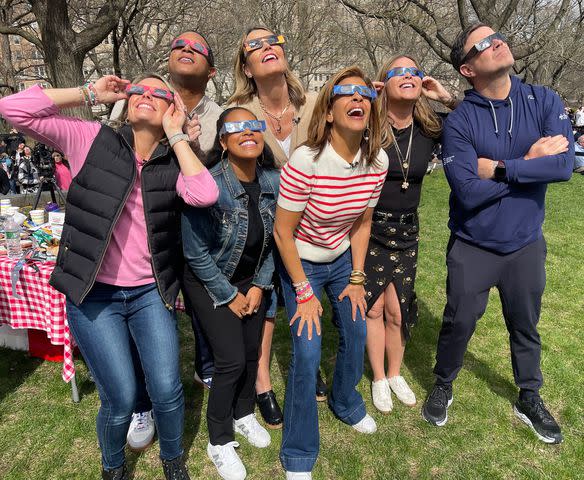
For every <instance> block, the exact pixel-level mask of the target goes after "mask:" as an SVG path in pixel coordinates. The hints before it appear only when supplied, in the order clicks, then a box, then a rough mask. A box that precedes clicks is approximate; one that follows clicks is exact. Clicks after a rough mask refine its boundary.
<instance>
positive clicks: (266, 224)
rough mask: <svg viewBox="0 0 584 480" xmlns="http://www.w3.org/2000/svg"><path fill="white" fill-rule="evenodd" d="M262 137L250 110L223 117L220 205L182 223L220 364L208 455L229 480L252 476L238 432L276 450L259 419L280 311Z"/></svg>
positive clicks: (215, 171) (272, 183) (272, 205)
mask: <svg viewBox="0 0 584 480" xmlns="http://www.w3.org/2000/svg"><path fill="white" fill-rule="evenodd" d="M264 130H265V122H263V121H258V120H257V118H256V117H255V115H254V114H253V113H251V112H250V111H249V110H246V109H244V108H241V107H235V108H230V109H228V110H226V111H225V112H223V113H222V114H221V116H220V117H219V120H218V121H217V132H219V133H218V134H217V137H216V139H215V146H214V147H213V150H212V151H211V153H210V154H209V163H208V167H209V171H210V172H211V174H212V175H213V178H214V179H215V181H216V182H217V185H218V187H219V200H218V201H217V203H216V204H215V205H214V206H213V207H211V208H209V209H206V210H202V209H198V210H197V209H194V208H190V209H187V210H186V211H185V213H184V214H183V223H182V233H183V247H184V255H185V258H186V260H187V262H188V264H189V266H190V268H191V269H192V271H193V273H194V274H195V276H196V277H197V283H196V284H195V285H192V286H191V289H190V290H191V292H190V296H191V300H192V302H193V309H194V311H195V313H196V315H197V317H198V318H199V319H200V321H201V326H202V328H203V332H204V333H205V335H206V337H207V339H208V341H209V344H210V346H211V349H212V351H213V355H214V358H215V373H214V375H213V388H211V390H210V394H209V402H208V407H207V424H208V428H209V444H208V446H207V454H208V455H209V458H211V460H212V461H213V463H214V464H215V466H216V467H217V469H218V471H219V474H220V475H221V476H222V477H223V478H229V479H234V480H235V479H243V478H245V476H246V471H245V467H244V466H243V464H242V463H241V460H240V459H239V457H238V456H237V453H235V450H234V447H236V446H238V443H237V442H235V441H234V430H235V432H237V433H240V434H242V435H243V436H244V437H246V438H247V440H248V441H249V442H250V443H251V444H252V445H254V446H256V447H259V448H263V447H267V446H268V445H269V444H270V435H269V434H268V432H267V430H265V429H264V428H263V427H262V426H261V425H260V424H259V423H258V421H257V420H256V418H255V414H254V413H253V412H254V406H255V379H256V374H257V364H258V348H259V345H260V341H261V333H262V327H263V322H264V318H265V317H266V314H268V316H269V315H274V314H275V309H276V302H275V298H273V297H274V295H273V284H272V277H273V273H274V259H273V256H272V249H273V236H272V232H273V227H274V214H275V210H276V201H277V196H278V188H279V171H278V170H277V169H276V167H275V165H274V159H273V155H272V154H271V151H270V150H269V148H268V147H267V146H264V137H263V131H264ZM267 310H271V312H268V311H267Z"/></svg>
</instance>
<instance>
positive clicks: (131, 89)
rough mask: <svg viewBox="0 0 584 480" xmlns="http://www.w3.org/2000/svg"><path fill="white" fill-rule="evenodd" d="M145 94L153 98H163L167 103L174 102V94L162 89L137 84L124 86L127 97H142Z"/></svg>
mask: <svg viewBox="0 0 584 480" xmlns="http://www.w3.org/2000/svg"><path fill="white" fill-rule="evenodd" d="M146 92H148V93H150V95H152V96H153V97H156V98H163V99H164V100H168V101H169V102H172V101H173V100H174V94H173V93H172V92H171V91H169V90H165V89H164V88H155V87H149V86H148V85H140V84H137V83H130V84H129V85H127V86H126V94H128V95H144V93H146Z"/></svg>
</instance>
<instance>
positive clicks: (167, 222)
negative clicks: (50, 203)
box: [50, 126, 183, 309]
mask: <svg viewBox="0 0 584 480" xmlns="http://www.w3.org/2000/svg"><path fill="white" fill-rule="evenodd" d="M133 144H134V140H133V135H132V130H131V128H130V127H129V126H124V127H122V128H121V129H120V130H119V131H118V132H116V131H115V130H113V129H111V128H110V127H107V126H103V127H102V128H101V130H100V131H99V133H98V135H97V137H96V138H95V140H94V142H93V144H92V145H91V148H90V150H89V153H88V154H87V159H86V160H85V163H84V165H83V167H82V168H81V170H80V172H79V174H78V175H77V176H76V177H75V178H74V179H73V182H72V183H71V187H70V188H69V193H68V194H67V206H66V213H65V225H64V227H63V234H62V236H61V246H60V248H59V255H58V256H57V265H56V267H55V269H54V271H53V274H52V276H51V280H50V284H51V285H52V286H53V287H55V288H56V289H57V290H59V291H60V292H62V293H64V294H65V295H66V296H67V297H68V299H69V300H71V301H72V302H73V303H75V304H76V305H79V304H80V303H81V302H82V301H83V299H84V298H85V296H86V295H87V294H88V293H89V291H90V290H91V287H92V286H93V284H94V282H95V278H96V276H97V274H98V272H99V268H100V267H101V263H102V261H103V257H104V255H105V253H106V250H107V247H108V245H109V241H110V238H111V235H112V232H113V230H114V227H115V225H116V222H117V220H118V218H119V216H120V214H121V213H122V210H123V208H124V205H125V203H126V200H127V198H128V196H129V195H130V192H131V191H132V188H133V185H134V182H135V178H136V174H137V168H136V161H135V155H134V152H133V150H132V147H131V146H132V145H133ZM179 172H180V168H179V165H178V160H177V158H176V156H175V155H174V153H173V152H172V150H171V149H170V148H169V147H168V146H166V145H162V144H160V145H158V147H156V150H155V151H154V153H153V154H152V156H151V158H150V160H149V161H148V163H146V164H145V165H144V166H143V167H142V176H141V182H142V199H143V202H144V214H145V218H146V228H147V237H148V246H149V249H150V254H151V256H152V270H153V272H154V277H155V279H156V283H157V285H158V290H159V292H160V295H161V296H162V299H163V300H164V303H165V304H166V307H167V308H169V309H170V308H174V302H175V300H176V296H177V294H178V290H179V280H178V279H179V278H180V276H181V275H182V273H181V272H182V265H183V255H182V248H181V233H180V214H181V210H182V208H183V202H182V199H181V198H180V197H179V196H178V194H177V193H176V181H177V178H178V174H179Z"/></svg>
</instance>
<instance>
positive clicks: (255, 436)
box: [233, 413, 272, 448]
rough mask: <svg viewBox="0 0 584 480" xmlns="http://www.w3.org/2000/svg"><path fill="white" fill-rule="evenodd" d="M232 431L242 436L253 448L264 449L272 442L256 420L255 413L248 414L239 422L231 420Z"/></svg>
mask: <svg viewBox="0 0 584 480" xmlns="http://www.w3.org/2000/svg"><path fill="white" fill-rule="evenodd" d="M233 430H235V432H236V433H239V434H241V435H243V436H244V437H245V438H246V439H247V441H248V442H249V443H251V444H252V445H253V446H254V447H258V448H266V447H267V446H268V445H269V444H270V443H271V441H272V437H270V434H269V433H268V431H267V430H266V429H265V428H264V427H262V426H261V425H260V424H259V422H258V421H257V419H256V416H255V413H250V414H249V415H246V416H245V417H243V418H240V419H239V420H235V419H234V420H233Z"/></svg>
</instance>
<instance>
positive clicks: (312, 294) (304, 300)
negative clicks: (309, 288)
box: [296, 293, 314, 305]
mask: <svg viewBox="0 0 584 480" xmlns="http://www.w3.org/2000/svg"><path fill="white" fill-rule="evenodd" d="M313 297H314V293H311V294H310V297H306V298H303V299H299V298H296V303H297V304H298V305H300V304H302V303H306V302H308V301H309V300H311V299H312V298H313Z"/></svg>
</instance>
